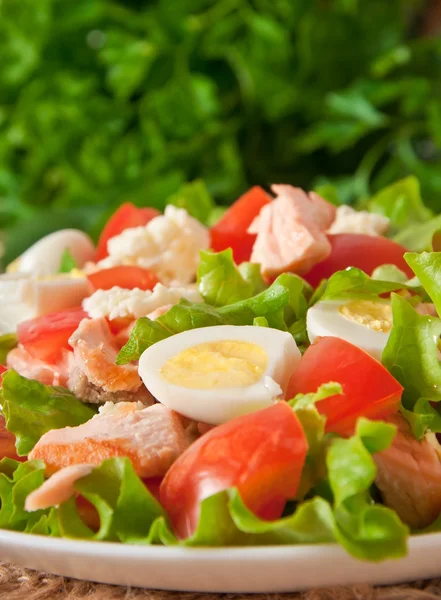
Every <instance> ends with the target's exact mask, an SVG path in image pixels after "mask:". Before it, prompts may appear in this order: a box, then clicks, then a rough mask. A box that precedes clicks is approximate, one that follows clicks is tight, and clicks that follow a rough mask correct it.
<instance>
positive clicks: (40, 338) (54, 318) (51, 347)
mask: <svg viewBox="0 0 441 600" xmlns="http://www.w3.org/2000/svg"><path fill="white" fill-rule="evenodd" d="M86 318H87V313H85V312H84V310H83V309H82V308H80V307H77V308H69V309H67V310H62V311H60V312H56V313H49V314H48V315H44V316H43V317H36V318H35V319H29V321H23V323H20V325H19V326H18V328H17V336H18V341H19V342H20V344H21V345H22V346H23V347H24V349H25V350H27V351H28V352H29V354H30V355H31V356H33V357H34V358H38V359H39V360H42V361H45V362H48V363H52V364H55V363H57V362H58V361H59V360H60V358H61V355H62V351H63V349H65V348H66V349H70V346H69V338H70V336H71V335H72V334H73V332H74V331H75V330H76V329H77V328H78V325H79V324H80V323H81V321H82V320H83V319H86Z"/></svg>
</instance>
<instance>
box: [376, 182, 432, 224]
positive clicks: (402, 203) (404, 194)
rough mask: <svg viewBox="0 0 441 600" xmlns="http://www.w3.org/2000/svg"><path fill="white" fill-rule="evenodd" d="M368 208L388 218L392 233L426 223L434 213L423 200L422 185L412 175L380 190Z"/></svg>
mask: <svg viewBox="0 0 441 600" xmlns="http://www.w3.org/2000/svg"><path fill="white" fill-rule="evenodd" d="M368 208H369V210H370V211H371V212H375V213H379V214H381V215H384V216H385V217H387V218H388V219H389V220H390V225H391V229H392V231H396V230H398V229H402V228H404V227H407V226H409V225H412V224H414V223H424V222H426V221H428V220H429V219H430V218H431V217H432V211H431V210H429V209H428V208H426V207H425V206H424V203H423V200H422V198H421V191H420V183H419V181H418V179H417V178H416V177H414V176H412V175H411V176H409V177H406V178H404V179H400V180H399V181H396V182H395V183H393V184H392V185H389V186H387V187H385V188H383V189H382V190H380V191H379V192H378V193H377V194H375V196H373V197H372V198H371V200H370V201H369V202H368Z"/></svg>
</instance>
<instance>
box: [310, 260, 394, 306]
mask: <svg viewBox="0 0 441 600" xmlns="http://www.w3.org/2000/svg"><path fill="white" fill-rule="evenodd" d="M405 287H406V285H405V284H404V283H403V282H397V281H383V280H379V279H373V278H371V277H369V275H366V273H364V271H361V270H360V269H356V268H355V267H350V268H349V269H346V270H344V271H337V272H336V273H334V274H333V275H331V277H330V278H329V279H328V282H327V284H326V287H325V288H324V291H323V292H322V295H321V298H320V300H342V299H353V298H358V299H363V300H372V299H376V298H378V296H379V295H380V294H385V293H388V292H393V291H396V290H397V289H401V288H405Z"/></svg>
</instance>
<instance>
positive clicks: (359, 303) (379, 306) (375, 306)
mask: <svg viewBox="0 0 441 600" xmlns="http://www.w3.org/2000/svg"><path fill="white" fill-rule="evenodd" d="M339 311H340V313H341V314H342V315H343V316H344V317H346V318H347V319H350V320H351V321H354V322H355V323H360V325H364V326H365V327H368V328H369V329H372V330H373V331H380V332H382V333H389V332H390V330H391V329H392V324H393V322H392V307H391V305H390V304H389V303H387V302H379V301H377V302H376V301H372V300H354V301H353V302H347V303H346V304H342V305H341V306H340V308H339Z"/></svg>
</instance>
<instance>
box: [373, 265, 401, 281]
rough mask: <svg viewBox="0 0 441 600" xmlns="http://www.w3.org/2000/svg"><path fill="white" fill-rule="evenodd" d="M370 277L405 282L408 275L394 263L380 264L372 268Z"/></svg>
mask: <svg viewBox="0 0 441 600" xmlns="http://www.w3.org/2000/svg"><path fill="white" fill-rule="evenodd" d="M371 279H375V280H379V281H391V282H392V281H393V282H395V283H407V282H408V277H407V275H406V273H404V271H402V270H401V269H399V268H398V267H397V266H396V265H381V266H380V267H377V268H376V269H374V271H373V272H372V275H371Z"/></svg>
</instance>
